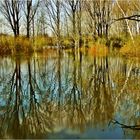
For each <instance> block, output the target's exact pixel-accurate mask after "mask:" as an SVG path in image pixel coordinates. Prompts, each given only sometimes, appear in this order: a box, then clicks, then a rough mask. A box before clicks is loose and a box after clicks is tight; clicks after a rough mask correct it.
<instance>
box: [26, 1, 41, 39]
mask: <svg viewBox="0 0 140 140" xmlns="http://www.w3.org/2000/svg"><path fill="white" fill-rule="evenodd" d="M38 7H39V0H37V1H36V3H34V4H33V0H27V1H26V2H24V6H23V8H24V13H25V18H26V36H27V38H29V37H30V29H31V22H32V20H33V19H34V16H35V14H36V11H37V8H38Z"/></svg>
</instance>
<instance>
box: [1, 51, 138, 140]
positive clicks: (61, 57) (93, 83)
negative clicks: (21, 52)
mask: <svg viewBox="0 0 140 140" xmlns="http://www.w3.org/2000/svg"><path fill="white" fill-rule="evenodd" d="M112 120H116V121H118V122H119V123H122V124H124V125H128V126H130V125H140V64H139V62H138V61H134V62H133V61H132V60H129V59H125V58H123V57H120V56H104V57H92V56H89V55H86V54H81V53H80V54H79V55H78V56H73V55H72V54H69V53H67V52H62V53H61V54H58V53H57V52H55V51H49V52H47V53H42V54H34V55H33V56H32V57H28V56H17V57H14V58H13V57H3V58H0V138H51V139H52V138H59V139H62V138H75V139H77V138H96V139H97V138H98V139H100V138H112V139H113V138H116V139H119V138H121V139H123V138H130V139H131V138H140V130H132V129H130V128H121V125H120V124H118V123H114V124H113V123H111V121H112Z"/></svg>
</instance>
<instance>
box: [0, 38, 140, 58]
mask: <svg viewBox="0 0 140 140" xmlns="http://www.w3.org/2000/svg"><path fill="white" fill-rule="evenodd" d="M61 44H62V46H63V49H69V50H70V51H71V44H72V39H71V38H62V40H61ZM56 45H57V41H56V38H53V37H48V36H37V37H35V38H34V39H32V38H30V39H27V38H26V37H24V36H20V37H17V38H14V37H13V36H9V35H1V36H0V55H9V54H19V53H23V54H29V53H32V52H34V51H36V52H37V51H39V52H42V51H44V50H45V49H47V48H50V46H56ZM80 49H81V51H83V52H84V51H85V50H88V54H89V55H92V56H104V55H107V54H108V52H115V50H116V49H117V52H120V54H122V55H125V56H130V57H131V56H140V37H139V36H137V37H134V40H132V39H131V38H130V37H128V38H124V37H111V38H108V39H105V38H97V39H96V40H94V39H93V38H92V37H88V38H86V37H83V38H82V46H81V47H80ZM118 50H119V51H118Z"/></svg>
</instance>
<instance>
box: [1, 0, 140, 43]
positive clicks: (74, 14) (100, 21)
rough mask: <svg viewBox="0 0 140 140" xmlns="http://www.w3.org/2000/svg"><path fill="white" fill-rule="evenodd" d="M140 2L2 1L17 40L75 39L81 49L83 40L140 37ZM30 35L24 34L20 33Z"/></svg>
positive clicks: (82, 0) (86, 0)
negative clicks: (86, 37)
mask: <svg viewBox="0 0 140 140" xmlns="http://www.w3.org/2000/svg"><path fill="white" fill-rule="evenodd" d="M139 3H140V0H133V1H130V0H125V1H122V0H116V1H113V0H90V1H89V0H2V1H1V2H0V11H1V14H2V15H3V19H4V18H5V19H6V21H5V22H6V23H8V25H10V28H11V29H12V31H13V33H14V36H15V37H16V36H19V35H20V34H23V33H25V34H26V36H27V38H30V37H31V36H35V35H39V34H42V35H45V34H51V35H55V36H56V37H57V39H58V41H60V38H61V37H71V39H72V42H73V45H75V42H76V40H78V41H77V42H78V43H79V45H81V42H82V36H84V35H86V34H89V35H92V37H93V38H94V39H96V37H101V38H102V37H106V38H108V36H109V35H110V34H111V33H112V34H114V33H117V34H119V33H122V32H123V33H125V34H126V35H127V34H128V21H127V20H129V21H131V22H129V26H130V29H131V32H132V33H134V34H139V32H140V30H139V27H140V25H139V21H140V19H139V17H140V14H139V9H140V4H139ZM1 22H2V21H1ZM21 28H22V29H24V30H25V29H26V32H25V31H24V32H22V33H20V30H21Z"/></svg>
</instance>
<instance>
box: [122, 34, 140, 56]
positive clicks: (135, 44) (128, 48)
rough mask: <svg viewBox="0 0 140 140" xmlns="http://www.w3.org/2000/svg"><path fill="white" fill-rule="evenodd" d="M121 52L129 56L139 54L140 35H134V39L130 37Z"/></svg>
mask: <svg viewBox="0 0 140 140" xmlns="http://www.w3.org/2000/svg"><path fill="white" fill-rule="evenodd" d="M120 53H121V54H123V55H127V56H139V55H140V36H136V37H134V40H132V39H129V40H128V41H127V42H126V44H125V45H124V46H123V47H122V48H121V49H120Z"/></svg>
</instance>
